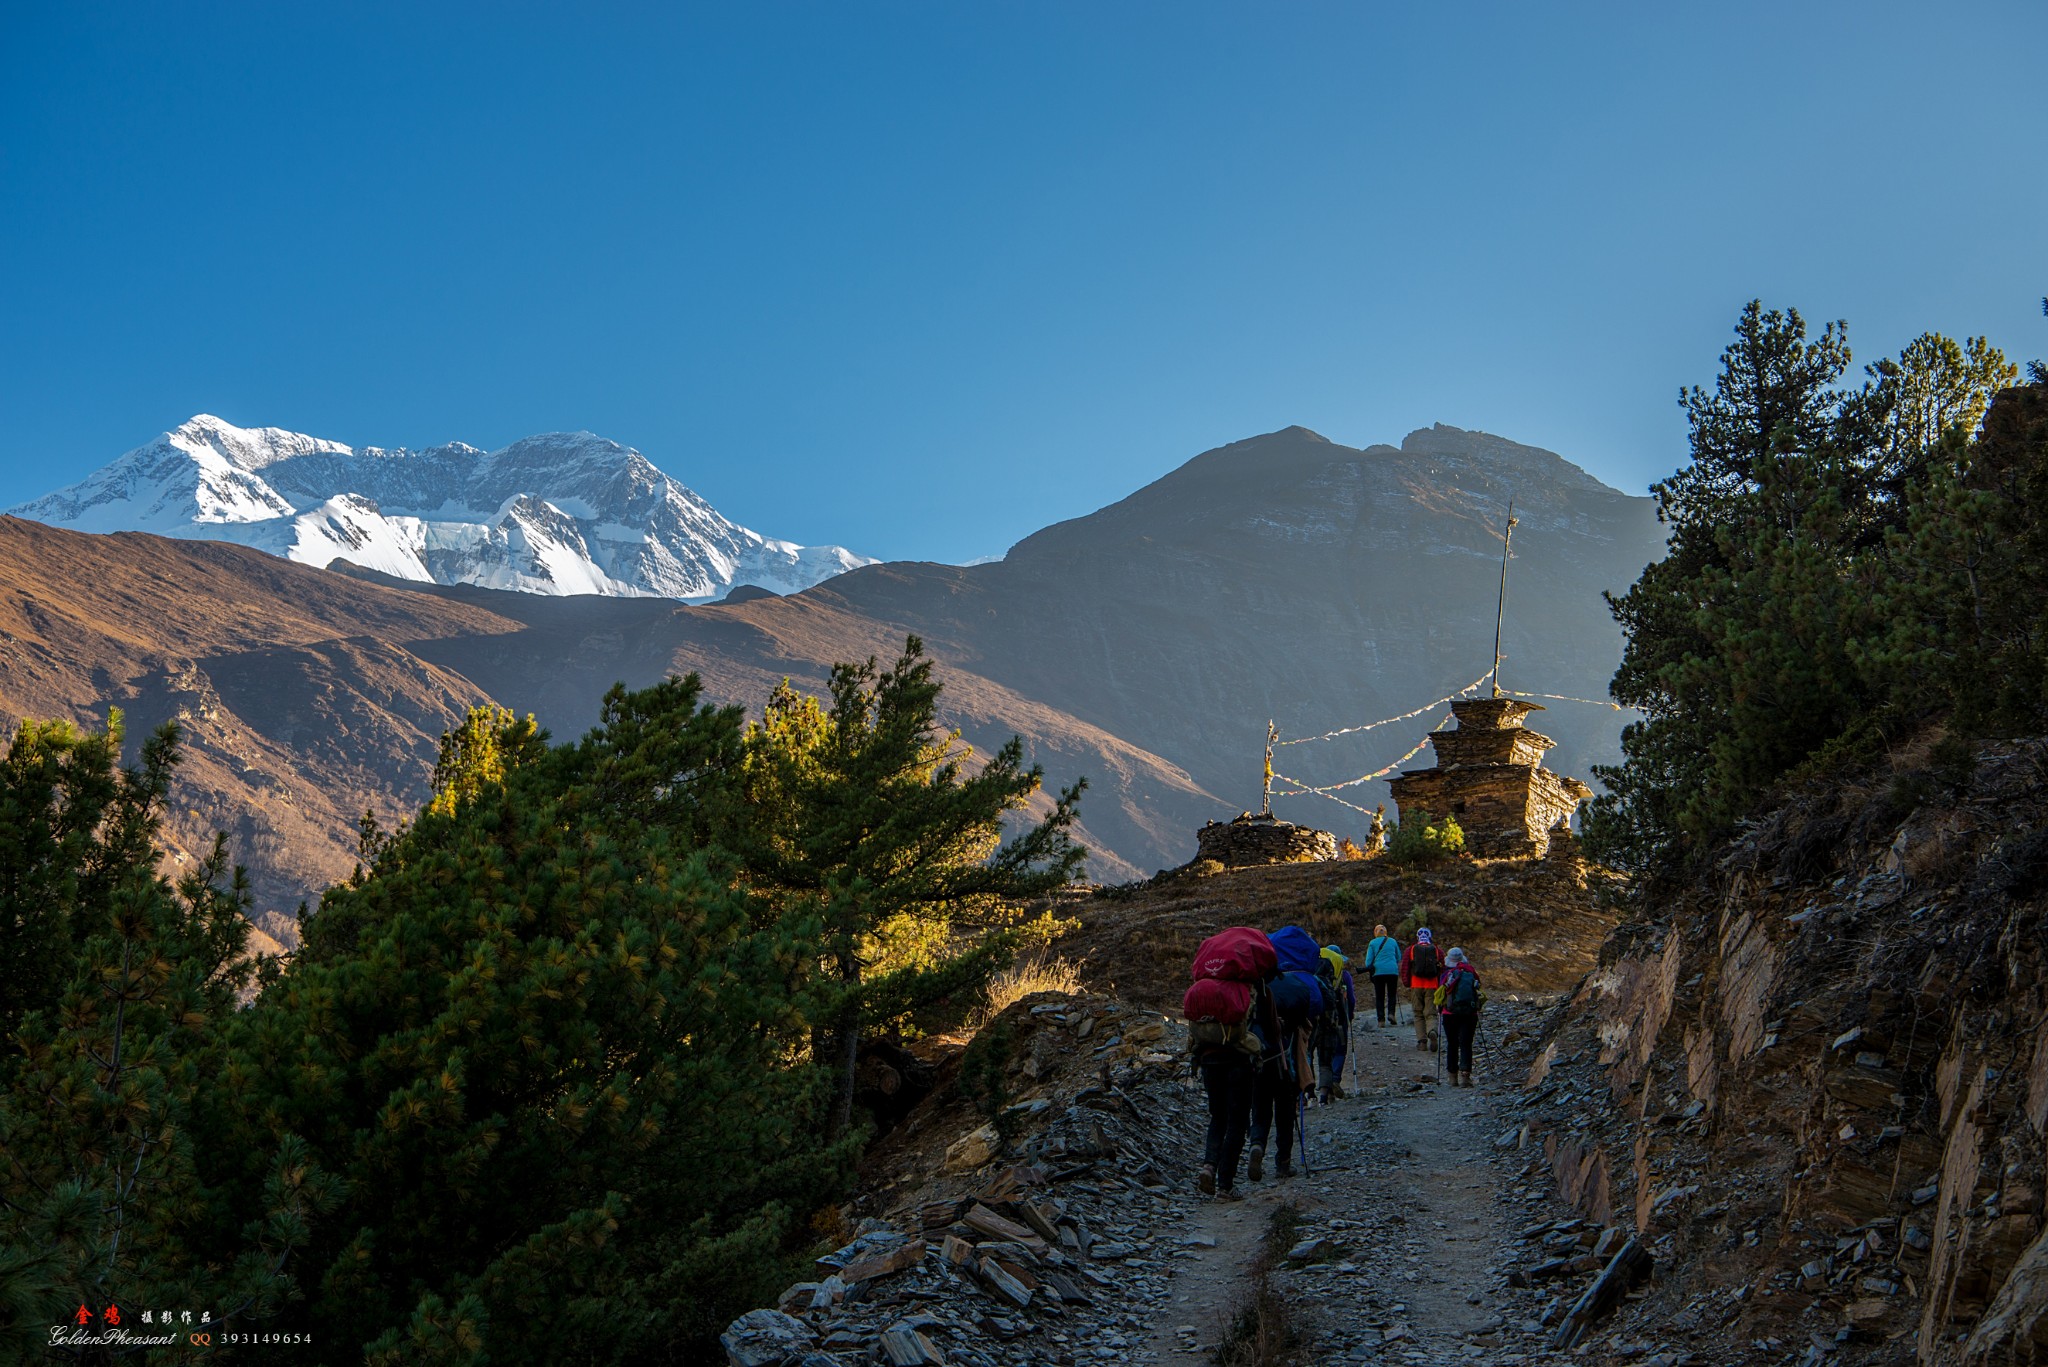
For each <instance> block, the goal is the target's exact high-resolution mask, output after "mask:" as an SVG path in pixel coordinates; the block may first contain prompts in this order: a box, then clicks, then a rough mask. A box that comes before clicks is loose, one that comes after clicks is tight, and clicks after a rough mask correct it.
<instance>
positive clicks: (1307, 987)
mask: <svg viewBox="0 0 2048 1367" xmlns="http://www.w3.org/2000/svg"><path fill="white" fill-rule="evenodd" d="M1272 989H1273V1009H1274V1010H1275V1011H1278V1012H1279V1013H1280V1015H1281V1018H1282V1019H1283V1020H1284V1019H1293V1020H1308V1019H1311V1018H1313V1017H1315V1016H1320V1015H1321V1014H1323V990H1322V988H1320V987H1318V986H1317V985H1316V980H1315V979H1314V978H1312V977H1310V976H1309V975H1308V974H1306V973H1282V974H1281V975H1280V976H1279V977H1277V978H1275V979H1273V982H1272Z"/></svg>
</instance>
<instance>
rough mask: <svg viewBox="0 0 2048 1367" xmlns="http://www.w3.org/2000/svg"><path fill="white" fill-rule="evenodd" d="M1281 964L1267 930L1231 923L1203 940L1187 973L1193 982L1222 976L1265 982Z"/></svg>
mask: <svg viewBox="0 0 2048 1367" xmlns="http://www.w3.org/2000/svg"><path fill="white" fill-rule="evenodd" d="M1279 967H1280V956H1279V955H1277V954H1275V953H1274V952H1273V942H1272V941H1271V940H1269V939H1267V938H1266V932H1265V931H1263V930H1257V929H1254V928H1253V927H1251V926H1232V927H1231V928H1230V929H1228V930H1219V931H1217V932H1216V933H1215V934H1214V935H1211V936H1210V937H1209V938H1208V939H1206V940H1204V941H1202V947H1201V948H1200V949H1198V950H1196V951H1195V962H1194V964H1193V965H1192V966H1191V967H1190V968H1189V970H1188V976H1189V977H1190V978H1192V979H1194V980H1195V981H1196V982H1200V981H1202V980H1203V979H1204V978H1223V979H1227V980H1229V981H1231V982H1239V983H1256V982H1264V981H1265V980H1266V979H1267V978H1268V977H1270V976H1272V974H1273V972H1274V970H1276V969H1278V968H1279Z"/></svg>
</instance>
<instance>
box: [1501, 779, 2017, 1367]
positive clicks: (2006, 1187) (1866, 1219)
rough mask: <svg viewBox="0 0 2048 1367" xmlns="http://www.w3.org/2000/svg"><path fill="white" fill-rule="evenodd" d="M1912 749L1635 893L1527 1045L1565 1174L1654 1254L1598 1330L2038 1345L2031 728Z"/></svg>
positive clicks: (1858, 1347) (1852, 1347) (1748, 1349)
mask: <svg viewBox="0 0 2048 1367" xmlns="http://www.w3.org/2000/svg"><path fill="white" fill-rule="evenodd" d="M1926 756H1927V750H1926V748H1925V747H1923V748H1922V749H1921V750H1920V751H1919V753H1918V756H1917V758H1916V757H1913V756H1906V757H1902V758H1900V759H1898V760H1896V761H1895V762H1894V763H1893V764H1892V765H1890V766H1889V767H1887V768H1886V769H1885V770H1884V771H1882V772H1878V773H1874V774H1871V775H1869V776H1868V777H1867V778H1866V779H1865V780H1864V781H1862V782H1860V783H1853V784H1843V785H1834V786H1830V787H1828V788H1825V789H1820V788H1817V789H1816V790H1815V791H1814V792H1811V793H1808V794H1805V795H1802V796H1797V797H1795V798H1793V799H1791V800H1789V801H1788V802H1787V803H1786V804H1785V805H1784V806H1783V807H1782V808H1780V809H1779V810H1777V811H1776V812H1774V813H1772V814H1770V815H1769V816H1768V817H1767V818H1766V819H1764V820H1762V821H1761V822H1759V823H1758V824H1757V825H1756V826H1755V827H1754V828H1753V829H1752V830H1751V831H1750V832H1749V833H1748V834H1747V835H1746V836H1744V837H1743V838H1742V839H1741V840H1740V841H1738V842H1737V843H1736V844H1735V845H1733V846H1732V847H1731V848H1730V850H1729V851H1728V852H1727V854H1726V856H1725V858H1724V859H1723V860H1722V862H1721V865H1720V867H1719V869H1718V871H1717V872H1716V874H1715V875H1714V876H1713V878H1711V879H1710V880H1708V881H1707V882H1706V883H1705V884H1703V885H1701V886H1697V887H1695V888H1693V889H1690V890H1688V891H1687V892H1686V893H1684V894H1683V895H1680V896H1677V897H1673V898H1668V899H1660V898H1658V897H1657V895H1656V894H1654V893H1646V894H1644V899H1643V905H1641V906H1639V908H1638V914H1637V915H1636V917H1635V918H1634V919H1632V920H1630V921H1628V922H1626V923H1624V924H1623V925H1622V926H1621V927H1620V928H1619V929H1618V930H1617V931H1616V932H1615V934H1614V935H1613V936H1612V937H1611V938H1610V940H1609V942H1608V945H1607V947H1606V950H1605V952H1604V953H1603V956H1602V962H1601V966H1600V968H1599V969H1598V970H1596V971H1595V972H1594V973H1592V974H1591V975H1589V976H1588V977H1587V979H1586V980H1585V982H1584V983H1583V984H1581V986H1580V988H1579V990H1578V991H1577V992H1576V993H1575V994H1574V996H1573V997H1572V999H1571V1000H1570V1001H1569V1002H1567V1003H1565V1004H1563V1005H1561V1006H1559V1007H1558V1008H1557V1009H1556V1011H1555V1012H1554V1014H1553V1015H1552V1017H1551V1019H1550V1021H1549V1022H1548V1024H1547V1025H1546V1027H1545V1028H1544V1029H1543V1030H1541V1031H1540V1032H1538V1034H1537V1035H1536V1036H1535V1037H1533V1038H1531V1039H1529V1040H1526V1041H1522V1042H1521V1043H1520V1048H1521V1049H1522V1050H1524V1051H1526V1053H1527V1056H1528V1075H1527V1085H1526V1090H1525V1092H1524V1095H1523V1099H1522V1105H1523V1107H1524V1109H1525V1111H1526V1112H1527V1113H1528V1114H1529V1116H1530V1131H1529V1132H1530V1134H1531V1136H1532V1137H1533V1138H1540V1140H1541V1143H1542V1145H1543V1150H1544V1152H1545V1154H1546V1156H1547V1157H1548V1159H1549V1162H1550V1166H1551V1168H1552V1170H1553V1172H1554V1174H1555V1177H1556V1180H1557V1182H1558V1185H1559V1187H1560V1189H1561V1190H1562V1192H1563V1193H1564V1195H1565V1196H1566V1197H1567V1198H1568V1199H1569V1200H1571V1201H1572V1202H1574V1203H1575V1204H1576V1205H1577V1207H1578V1208H1579V1209H1580V1210H1581V1211H1582V1212H1584V1213H1585V1214H1586V1215H1588V1216H1589V1217H1592V1218H1597V1219H1601V1220H1606V1219H1608V1218H1609V1217H1610V1214H1611V1215H1612V1216H1614V1217H1616V1218H1620V1219H1622V1220H1624V1221H1632V1222H1633V1223H1634V1225H1635V1226H1636V1228H1637V1229H1638V1230H1639V1231H1641V1232H1642V1233H1643V1234H1644V1235H1645V1236H1646V1238H1647V1239H1648V1240H1649V1243H1650V1247H1651V1249H1652V1251H1653V1252H1654V1253H1655V1255H1656V1256H1657V1259H1658V1264H1659V1267H1658V1274H1657V1278H1656V1281H1655V1283H1654V1285H1653V1286H1652V1287H1651V1289H1650V1290H1649V1291H1648V1292H1647V1294H1645V1295H1643V1296H1642V1297H1641V1299H1639V1300H1637V1301H1635V1302H1633V1303H1632V1304H1631V1305H1630V1306H1629V1307H1628V1308H1627V1309H1626V1310H1625V1311H1624V1312H1623V1314H1622V1315H1621V1316H1620V1317H1619V1320H1618V1321H1617V1323H1616V1324H1615V1325H1614V1326H1613V1328H1612V1329H1611V1330H1610V1331H1609V1333H1608V1335H1607V1338H1606V1342H1607V1343H1608V1344H1609V1345H1610V1346H1613V1347H1617V1348H1618V1347H1619V1346H1621V1345H1624V1344H1625V1343H1626V1342H1627V1341H1628V1340H1629V1336H1630V1334H1631V1333H1632V1332H1633V1333H1635V1334H1636V1335H1637V1336H1640V1335H1642V1334H1644V1333H1650V1332H1655V1333H1657V1334H1658V1335H1660V1336H1663V1337H1667V1338H1668V1337H1677V1336H1689V1337H1690V1339H1691V1341H1693V1342H1694V1343H1695V1344H1697V1345H1698V1346H1699V1347H1700V1348H1702V1349H1711V1350H1712V1351H1713V1352H1714V1353H1715V1354H1716V1357H1717V1360H1719V1361H1724V1362H1788V1361H1792V1362H1806V1363H1809V1364H1818V1363H1821V1362H1823V1361H1828V1362H1840V1363H1919V1364H1927V1365H1928V1367H1936V1365H1937V1364H1938V1365H1940V1367H1948V1365H1950V1364H1956V1365H1961V1364H1973V1365H1974V1364H2007V1363H2015V1364H2018V1363H2028V1364H2031V1363H2039V1362H2048V1236H2044V1232H2043V1218H2042V1215H2043V1211H2042V1189H2043V1182H2044V1171H2043V1131H2044V1127H2048V922H2044V891H2048V831H2044V829H2043V821H2042V818H2043V815H2044V812H2048V741H2039V740H2036V741H2026V742H2009V743H2000V744H1995V745H1987V746H1981V747H1978V748H1977V749H1976V751H1975V752H1974V754H1973V755H1972V756H1971V757H1970V758H1969V760H1968V761H1966V762H1963V763H1951V764H1950V765H1949V766H1948V768H1947V769H1945V770H1944V769H1941V768H1940V767H1939V766H1936V765H1933V764H1931V763H1930V762H1929V760H1928V759H1927V757H1926Z"/></svg>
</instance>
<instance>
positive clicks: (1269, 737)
mask: <svg viewBox="0 0 2048 1367" xmlns="http://www.w3.org/2000/svg"><path fill="white" fill-rule="evenodd" d="M1278 739H1280V731H1279V729H1278V728H1277V727H1275V726H1274V725H1273V722H1272V720H1271V719H1270V718H1268V719H1267V721H1266V800H1265V802H1264V804H1263V805H1262V806H1260V808H1259V815H1261V816H1271V815H1272V814H1273V742H1274V741H1276V740H1278Z"/></svg>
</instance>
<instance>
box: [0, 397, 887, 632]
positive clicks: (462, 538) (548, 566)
mask: <svg viewBox="0 0 2048 1367" xmlns="http://www.w3.org/2000/svg"><path fill="white" fill-rule="evenodd" d="M12 511H13V512H14V513H15V514H17V515H18V516H21V517H28V518H34V519H35V520H37V521H39V522H48V523H52V524H55V525H59V526H65V527H72V528H76V529H78V530H80V531H91V532H111V531H149V532H156V533H159V534H162V535H167V536H184V537H201V538H206V539H211V540H225V541H237V542H241V543H242V544H244V545H249V546H255V547H258V548H260V549H263V550H266V551H269V552H271V553H272V554H275V555H281V556H284V557H286V558H287V559H291V560H296V561H299V562H300V563H303V564H310V565H322V566H324V565H327V564H330V563H332V562H333V561H336V560H341V561H346V562H347V563H349V564H352V565H360V566H363V567H364V568H367V569H374V570H379V571H382V572H383V573H386V574H390V575H394V576H396V577H399V578H403V579H412V580H416V581H421V582H431V583H439V584H476V585H480V586H482V587H486V588H502V589H514V590H517V591H520V592H524V593H545V594H585V593H597V594H608V595H613V596H623V597H662V598H680V599H683V600H685V601H691V602H702V601H706V600H709V599H714V598H719V597H722V596H723V595H724V594H725V593H726V592H727V591H728V590H730V589H732V588H733V587H735V586H736V585H741V584H751V585H754V586H756V587H759V588H764V589H768V590H771V591H773V592H776V593H795V592H797V591H799V590H801V589H806V588H809V587H810V586H811V585H812V584H815V583H818V582H819V581H820V580H823V579H828V578H830V577H831V576H833V575H835V574H842V573H844V572H845V571H847V570H850V569H854V568H857V567H858V566H861V565H867V564H873V563H874V562H873V561H872V560H870V559H868V558H867V557H865V556H860V555H855V554H854V553H853V552H851V551H849V550H846V549H845V548H844V547H840V546H799V545H795V544H794V543H791V542H787V541H777V540H773V539H771V538H768V537H765V536H762V535H761V534H760V533H758V532H754V531H750V530H749V529H747V528H745V527H741V526H739V525H737V524H735V523H733V522H731V521H729V520H727V519H726V518H725V517H723V516H721V515H720V514H719V512H718V511H717V510H716V509H715V508H713V507H712V506H711V505H710V504H709V503H707V502H705V501H704V500H703V499H702V498H700V497H699V496H698V495H697V494H695V493H694V492H692V491H691V490H689V489H688V488H685V487H684V486H683V485H682V484H680V483H678V482H677V481H675V480H673V479H671V478H669V476H667V475H666V474H664V473H662V471H661V470H660V469H659V468H658V467H657V466H656V465H655V464H654V463H653V462H652V461H650V460H648V459H647V458H646V457H645V456H643V455H641V454H640V453H639V452H638V451H635V450H634V449H633V448H631V447H629V446H622V445H620V444H619V443H618V442H615V441H610V440H608V439H606V438H604V437H600V436H597V435H595V434H594V433H590V432H549V433H543V434H541V435H539V436H533V437H527V438H524V439H523V440H520V441H516V442H514V443H512V444H511V445H510V446H507V447H505V448H504V449H502V450H499V451H491V452H486V451H483V450H480V449H479V448H477V447H474V446H467V445H464V444H462V443H460V442H456V443H451V444H449V445H446V446H436V447H431V448H428V449H426V450H420V451H411V450H404V449H400V450H383V449H380V448H377V447H363V448H360V449H357V448H352V447H349V446H345V445H343V444H342V443H340V442H334V441H326V440H323V439H321V438H318V437H309V436H305V435H303V434H301V433H297V432H288V431H285V430H283V429H281V428H275V427H259V428H242V427H236V426H234V425H233V424H232V423H228V422H225V421H223V420H221V419H220V418H216V417H213V416H212V415H210V414H204V413H202V414H200V415H198V416H197V417H194V418H193V419H191V420H190V421H189V422H185V423H182V424H180V425H179V426H178V427H176V428H174V429H172V430H171V431H168V432H165V433H163V434H162V435H160V436H159V437H157V439H156V440H155V441H153V442H150V443H149V444H148V445H145V446H139V447H137V448H136V449H135V450H133V451H130V452H128V453H127V454H126V455H124V456H122V457H121V458H120V459H119V460H116V461H115V462H113V464H111V465H108V466H106V467H105V468H104V469H102V470H99V471H98V472H96V473H95V474H93V475H91V476H89V477H88V478H86V479H84V480H82V481H80V482H79V483H77V484H74V485H72V486H71V487H69V488H67V489H60V490H58V491H57V492H55V493H53V494H48V495H46V496H44V497H43V498H40V499H37V500H35V501H34V502H31V503H26V504H23V505H22V506H21V507H19V508H15V509H13V510H12Z"/></svg>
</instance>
